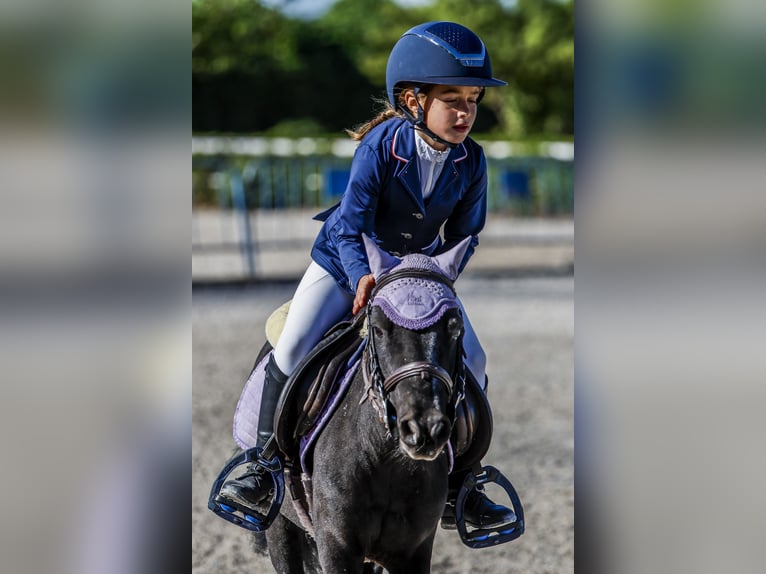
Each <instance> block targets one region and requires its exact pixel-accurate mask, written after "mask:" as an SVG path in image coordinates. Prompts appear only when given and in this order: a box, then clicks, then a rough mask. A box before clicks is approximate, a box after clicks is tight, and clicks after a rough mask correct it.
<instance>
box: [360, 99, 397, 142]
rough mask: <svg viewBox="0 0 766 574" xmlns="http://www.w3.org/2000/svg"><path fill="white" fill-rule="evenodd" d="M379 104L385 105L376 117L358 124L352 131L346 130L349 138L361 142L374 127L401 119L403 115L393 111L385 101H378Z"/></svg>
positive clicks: (392, 107)
mask: <svg viewBox="0 0 766 574" xmlns="http://www.w3.org/2000/svg"><path fill="white" fill-rule="evenodd" d="M380 101H381V103H384V104H385V107H384V108H383V109H382V110H381V111H380V113H378V115H377V116H375V117H374V118H372V119H371V120H368V121H367V122H365V123H363V124H360V125H358V126H356V127H355V128H354V129H353V130H346V133H347V134H348V135H349V137H351V139H352V140H354V141H357V142H358V141H362V138H364V136H366V135H367V133H368V132H369V131H370V130H371V129H372V128H374V127H375V126H377V125H379V124H382V123H383V122H385V121H386V120H390V119H391V118H403V117H404V114H402V113H401V112H399V111H398V110H396V109H394V106H392V105H391V104H390V103H389V102H388V101H387V100H385V101H384V100H380Z"/></svg>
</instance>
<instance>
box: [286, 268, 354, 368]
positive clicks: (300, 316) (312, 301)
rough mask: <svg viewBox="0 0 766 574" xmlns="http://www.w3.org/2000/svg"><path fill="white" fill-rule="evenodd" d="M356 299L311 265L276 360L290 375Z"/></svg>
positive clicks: (293, 302)
mask: <svg viewBox="0 0 766 574" xmlns="http://www.w3.org/2000/svg"><path fill="white" fill-rule="evenodd" d="M353 301H354V297H353V296H352V295H351V294H350V293H346V292H345V291H344V290H343V289H341V288H340V287H339V286H338V284H337V283H336V282H335V279H333V277H332V276H331V275H330V274H329V273H327V271H325V270H324V269H322V268H321V267H320V266H319V265H318V264H317V263H316V262H314V261H312V262H311V265H309V267H308V269H307V270H306V273H304V275H303V279H301V282H300V284H299V285H298V288H297V289H296V290H295V295H294V296H293V300H292V303H290V310H289V312H288V313H287V319H286V321H285V326H284V328H283V329H282V334H281V335H280V336H279V341H277V346H276V347H275V349H274V360H275V361H276V363H277V366H278V367H279V368H280V370H281V371H282V372H283V373H285V374H287V375H289V374H290V373H292V372H293V370H294V369H295V367H297V366H298V363H299V362H300V361H301V359H302V358H303V357H305V356H306V355H307V354H308V353H309V352H310V351H311V349H313V348H314V345H316V344H317V343H318V342H319V340H320V339H321V338H322V335H324V333H326V332H327V330H328V329H329V328H330V327H332V326H333V325H335V323H337V322H338V321H340V320H341V319H343V317H345V316H346V315H347V314H348V313H349V312H350V311H351V306H352V303H353Z"/></svg>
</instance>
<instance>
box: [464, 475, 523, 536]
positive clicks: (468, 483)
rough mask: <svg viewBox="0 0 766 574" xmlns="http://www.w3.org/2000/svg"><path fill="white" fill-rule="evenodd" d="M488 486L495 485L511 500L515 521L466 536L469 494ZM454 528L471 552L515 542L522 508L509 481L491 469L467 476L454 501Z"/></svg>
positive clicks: (520, 533) (520, 528)
mask: <svg viewBox="0 0 766 574" xmlns="http://www.w3.org/2000/svg"><path fill="white" fill-rule="evenodd" d="M489 482H494V483H496V484H497V485H498V486H500V487H502V488H503V490H505V492H506V493H507V494H508V497H509V498H510V499H511V508H512V510H513V512H514V513H515V514H516V521H515V522H509V523H507V524H501V525H500V526H496V527H494V528H476V529H475V530H472V531H471V532H468V528H467V527H466V524H465V516H464V513H465V502H466V498H467V497H468V493H469V492H471V490H473V489H474V488H476V487H477V486H478V485H480V484H487V483H489ZM455 524H456V526H457V531H458V533H459V534H460V540H461V541H462V542H463V544H465V545H466V546H468V547H470V548H486V547H487V546H496V545H498V544H504V543H505V542H510V541H511V540H515V539H516V538H518V537H519V536H521V535H522V534H524V508H522V506H521V500H519V495H518V494H516V489H515V488H513V485H512V484H511V481H510V480H508V479H507V478H506V477H505V476H503V475H502V474H501V473H500V471H499V470H497V469H496V468H495V467H494V466H485V467H484V468H482V469H481V472H479V474H473V473H472V472H469V473H468V474H467V475H466V477H465V480H464V481H463V486H461V487H460V492H459V493H458V495H457V500H456V501H455Z"/></svg>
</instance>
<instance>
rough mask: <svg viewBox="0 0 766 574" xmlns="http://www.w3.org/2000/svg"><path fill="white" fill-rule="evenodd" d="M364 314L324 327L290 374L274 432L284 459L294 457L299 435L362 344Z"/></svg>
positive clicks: (309, 426)
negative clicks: (323, 330) (324, 331)
mask: <svg viewBox="0 0 766 574" xmlns="http://www.w3.org/2000/svg"><path fill="white" fill-rule="evenodd" d="M363 323H364V315H363V314H361V313H360V314H359V315H357V317H356V318H355V319H354V320H352V321H342V322H340V323H338V324H336V325H335V326H334V327H333V328H332V329H330V331H328V332H327V333H326V334H325V336H324V337H323V338H322V340H321V341H320V342H319V343H318V344H317V345H316V346H315V347H314V349H312V351H311V352H310V353H309V354H308V355H307V356H306V357H304V358H303V360H302V361H301V362H300V363H299V364H298V367H297V368H296V369H295V370H294V371H293V373H292V374H291V375H290V377H289V379H288V380H287V383H286V384H285V388H284V389H283V390H282V394H281V395H280V397H279V401H278V402H277V408H276V413H275V418H274V420H275V422H274V434H275V437H276V441H277V445H278V446H279V449H280V450H281V451H282V452H283V453H284V454H285V456H286V457H287V459H288V460H294V459H297V458H298V456H299V454H300V453H299V450H300V439H301V438H302V437H304V436H305V435H306V434H307V433H308V432H309V431H310V430H311V429H312V428H313V427H314V426H315V424H316V423H317V420H318V419H319V417H320V416H321V415H322V413H323V412H324V407H325V405H326V404H327V403H328V400H329V398H330V397H331V395H332V394H333V392H334V391H335V387H336V382H337V381H338V379H339V378H340V376H341V375H343V374H344V373H345V372H346V371H347V367H348V365H347V363H348V360H349V358H350V357H351V356H352V355H353V354H354V353H355V352H356V351H358V350H359V348H360V347H361V346H362V345H363V344H364V341H365V339H364V337H363V334H362V333H363V329H362V326H363Z"/></svg>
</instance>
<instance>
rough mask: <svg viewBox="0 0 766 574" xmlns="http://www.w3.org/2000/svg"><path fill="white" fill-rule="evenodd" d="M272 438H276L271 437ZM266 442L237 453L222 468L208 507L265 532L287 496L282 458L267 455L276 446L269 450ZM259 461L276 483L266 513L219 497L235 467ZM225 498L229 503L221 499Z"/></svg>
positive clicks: (253, 529)
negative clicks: (263, 445) (261, 445)
mask: <svg viewBox="0 0 766 574" xmlns="http://www.w3.org/2000/svg"><path fill="white" fill-rule="evenodd" d="M272 440H273V439H272ZM268 447H269V445H268V444H267V445H266V446H265V447H264V448H260V447H256V448H251V449H248V450H246V451H245V452H243V453H240V454H238V455H236V456H234V457H233V458H232V459H231V460H229V462H227V463H226V466H224V467H223V470H222V471H221V473H220V474H219V475H218V478H216V479H215V482H214V483H213V487H212V488H211V489H210V497H209V498H208V501H207V507H208V508H209V509H210V510H212V511H213V512H215V513H216V515H218V516H220V517H221V518H223V519H224V520H228V521H229V522H231V523H232V524H236V525H237V526H240V527H242V528H244V529H246V530H250V531H253V532H262V531H264V530H266V529H267V528H268V527H269V526H271V524H272V523H273V522H274V519H275V518H276V517H277V514H279V509H280V507H281V506H282V500H283V499H284V496H285V479H284V476H282V461H281V460H280V459H279V455H277V454H276V453H274V454H272V456H271V458H268V456H267V455H268V454H270V453H269V452H266V453H265V454H266V456H265V455H264V451H273V450H274V449H269V448H268ZM250 463H252V464H256V465H258V466H260V467H262V468H264V469H265V470H266V471H267V473H268V474H269V476H271V480H272V482H273V483H274V494H273V495H272V497H271V503H270V505H269V510H268V512H266V513H262V512H259V511H258V510H256V509H255V508H250V507H248V506H245V505H243V504H239V503H237V502H235V501H233V500H232V501H229V500H228V499H225V498H223V497H221V498H219V495H220V493H221V488H222V487H223V484H224V482H226V479H227V478H228V477H229V475H230V474H231V473H232V472H233V471H234V469H236V468H238V467H240V466H242V465H245V464H250ZM222 500H225V501H226V502H222Z"/></svg>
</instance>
